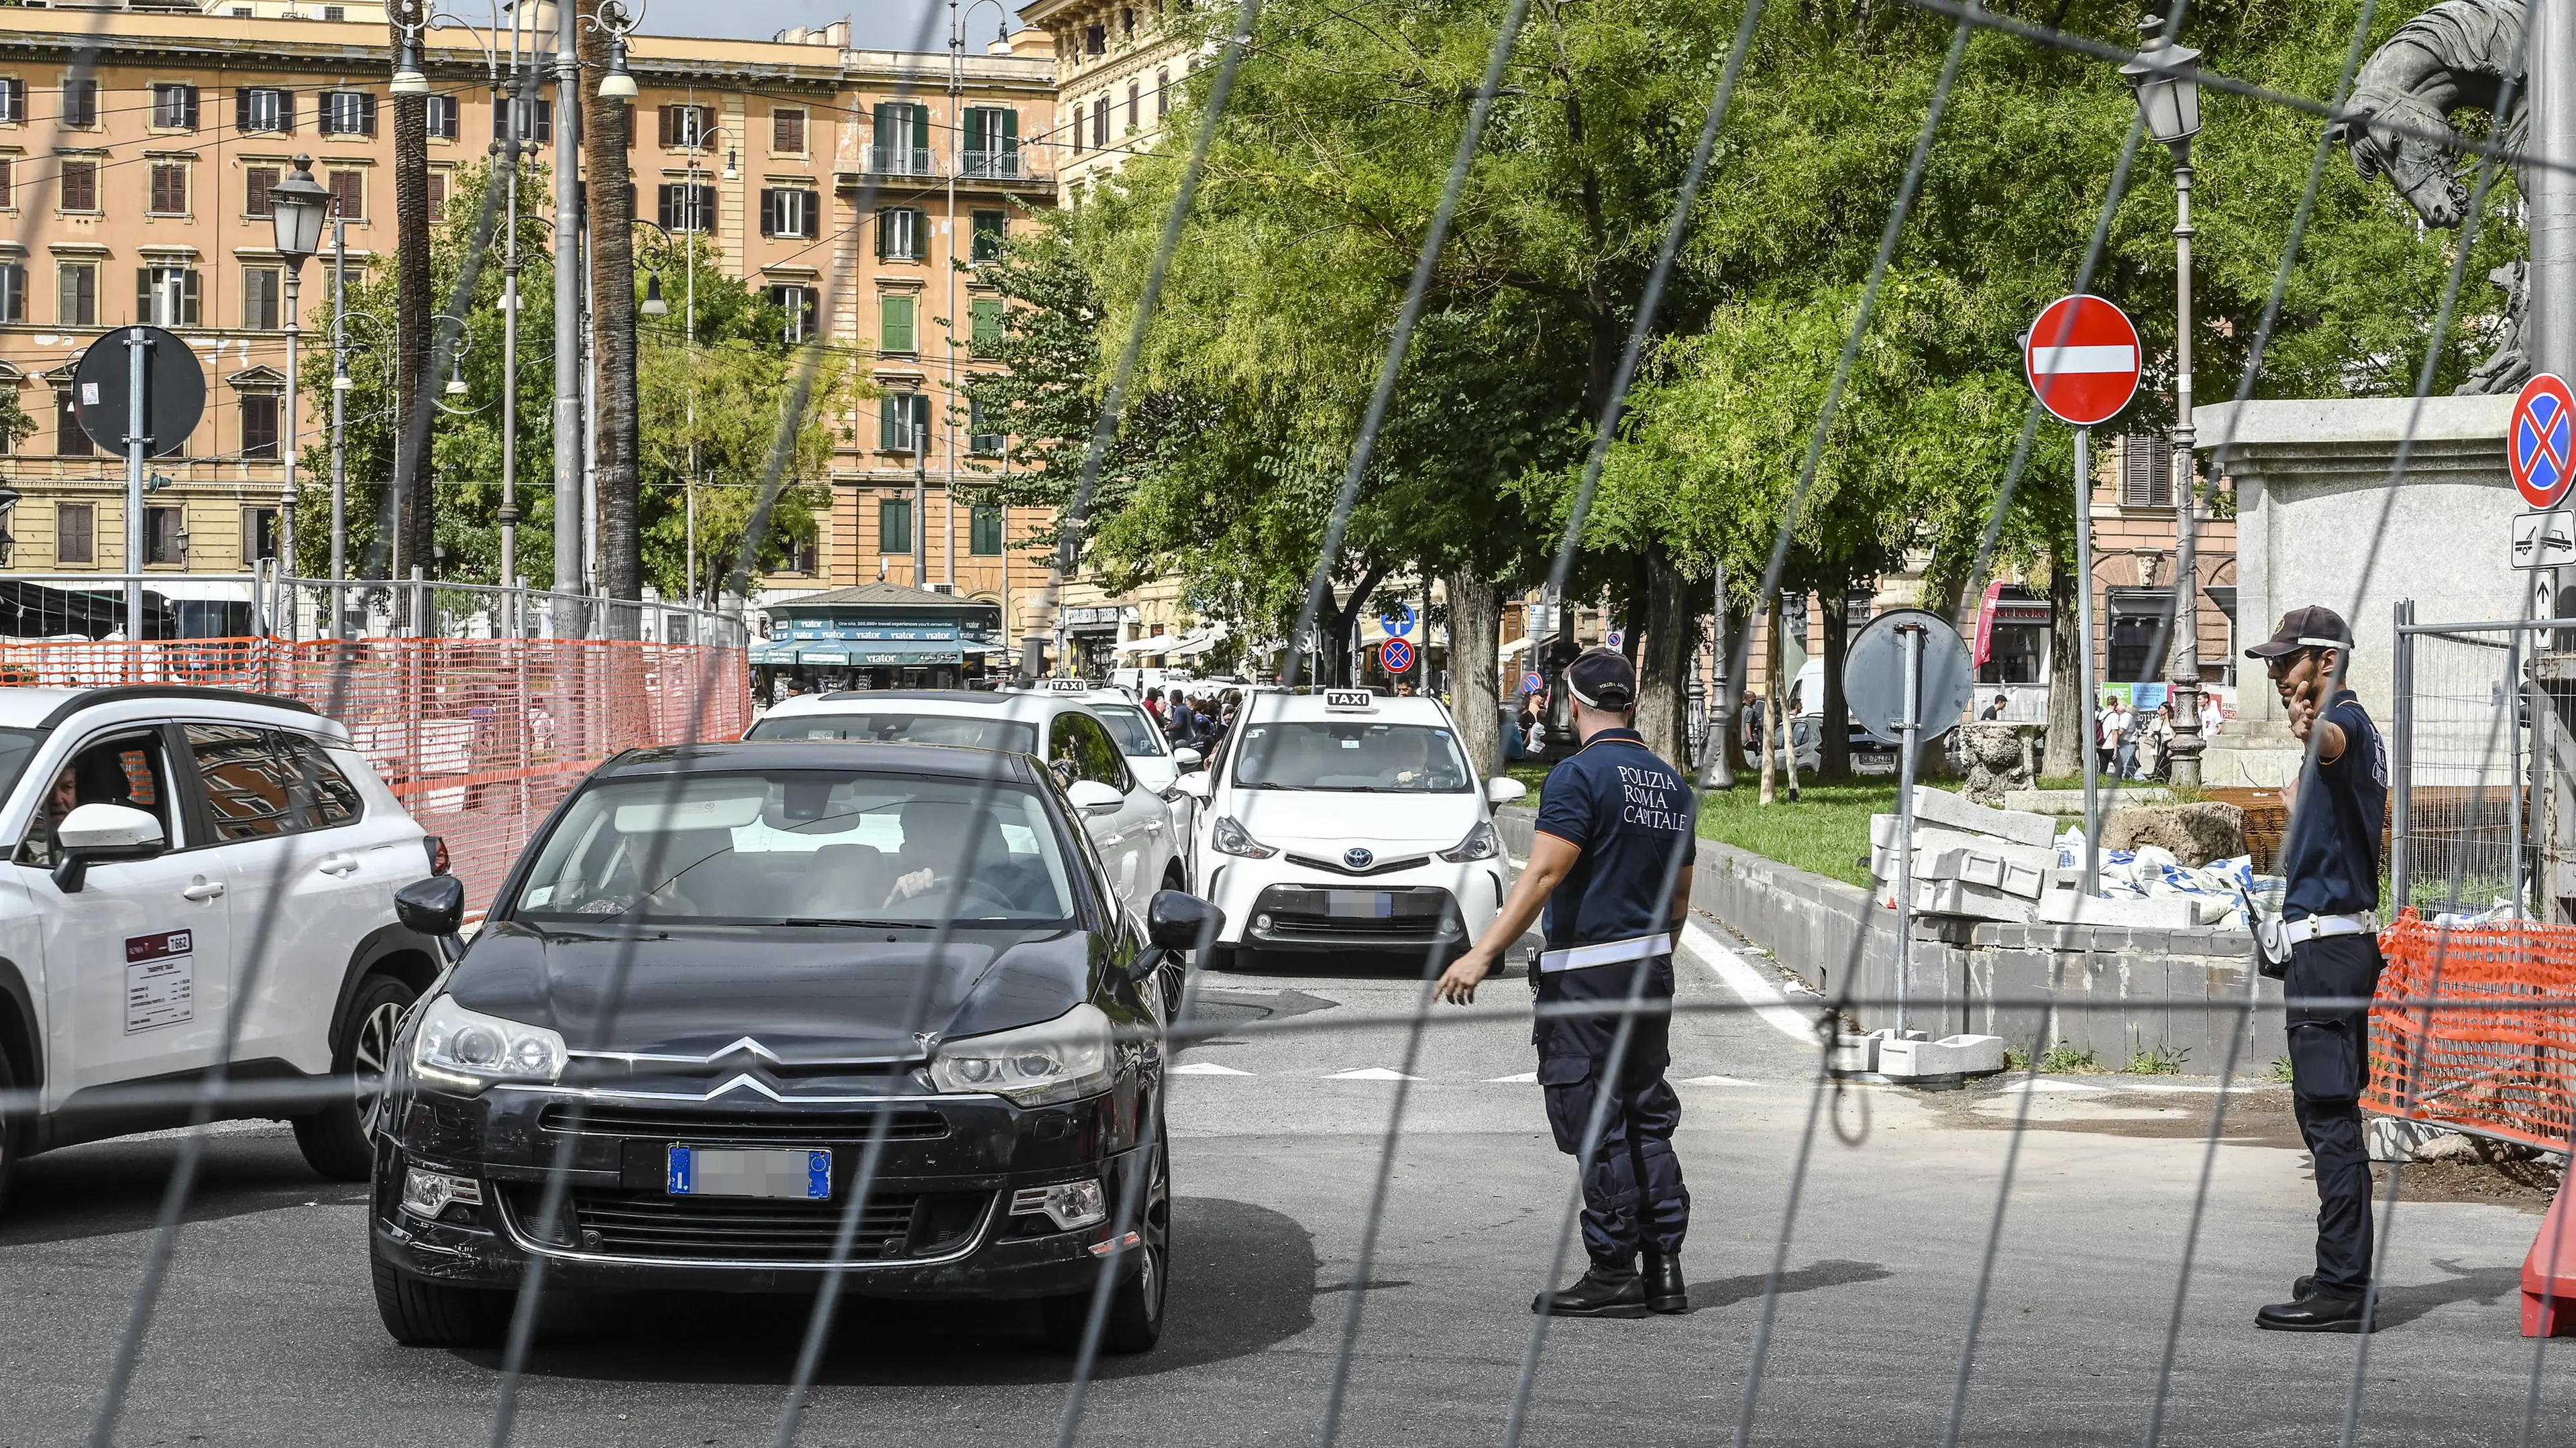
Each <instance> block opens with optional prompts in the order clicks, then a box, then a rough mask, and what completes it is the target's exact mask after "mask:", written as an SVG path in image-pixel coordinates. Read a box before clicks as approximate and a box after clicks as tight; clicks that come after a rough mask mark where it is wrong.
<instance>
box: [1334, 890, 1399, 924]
mask: <svg viewBox="0 0 2576 1448" xmlns="http://www.w3.org/2000/svg"><path fill="white" fill-rule="evenodd" d="M1324 913H1325V914H1327V915H1330V916H1333V917H1334V918H1335V919H1344V920H1384V919H1387V918H1388V917H1390V916H1392V915H1394V914H1395V897H1394V896H1393V895H1391V894H1389V893H1387V892H1386V891H1384V890H1333V891H1329V892H1327V894H1326V896H1325V900H1324Z"/></svg>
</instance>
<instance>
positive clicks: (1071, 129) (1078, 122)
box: [1064, 101, 1082, 156]
mask: <svg viewBox="0 0 2576 1448" xmlns="http://www.w3.org/2000/svg"><path fill="white" fill-rule="evenodd" d="M1064 134H1065V137H1066V139H1067V141H1068V142H1069V143H1070V145H1071V147H1072V150H1073V154H1075V155H1077V156H1079V155H1081V154H1082V104H1081V103H1080V102H1079V101H1077V102H1075V103H1074V106H1073V121H1072V123H1071V124H1069V125H1067V126H1066V127H1065V128H1064Z"/></svg>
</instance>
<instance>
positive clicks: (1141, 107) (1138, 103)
mask: <svg viewBox="0 0 2576 1448" xmlns="http://www.w3.org/2000/svg"><path fill="white" fill-rule="evenodd" d="M1144 95H1145V88H1144V87H1143V86H1140V85H1138V84H1137V83H1136V82H1134V81H1132V80H1131V81H1129V82H1127V134H1128V135H1131V136H1132V135H1134V134H1136V132H1137V131H1138V130H1139V129H1140V128H1141V127H1143V125H1144V124H1145V101H1144Z"/></svg>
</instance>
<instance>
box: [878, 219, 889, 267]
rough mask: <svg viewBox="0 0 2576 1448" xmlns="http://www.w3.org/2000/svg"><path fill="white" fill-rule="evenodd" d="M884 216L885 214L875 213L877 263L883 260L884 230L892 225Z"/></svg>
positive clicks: (884, 249) (884, 248)
mask: <svg viewBox="0 0 2576 1448" xmlns="http://www.w3.org/2000/svg"><path fill="white" fill-rule="evenodd" d="M886 215H887V213H885V212H883V211H880V212H878V213H877V260H879V261H883V260H885V254H886V228H887V227H888V226H889V225H891V224H892V223H890V222H888V221H887V220H886Z"/></svg>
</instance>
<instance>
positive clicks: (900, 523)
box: [877, 498, 912, 553]
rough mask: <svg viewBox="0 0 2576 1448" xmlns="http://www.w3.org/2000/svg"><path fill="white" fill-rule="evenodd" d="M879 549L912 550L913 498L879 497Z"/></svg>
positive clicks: (886, 551)
mask: <svg viewBox="0 0 2576 1448" xmlns="http://www.w3.org/2000/svg"><path fill="white" fill-rule="evenodd" d="M877 551H878V552H879V553H909V552H911V551H912V499H910V498H879V499H877Z"/></svg>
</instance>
